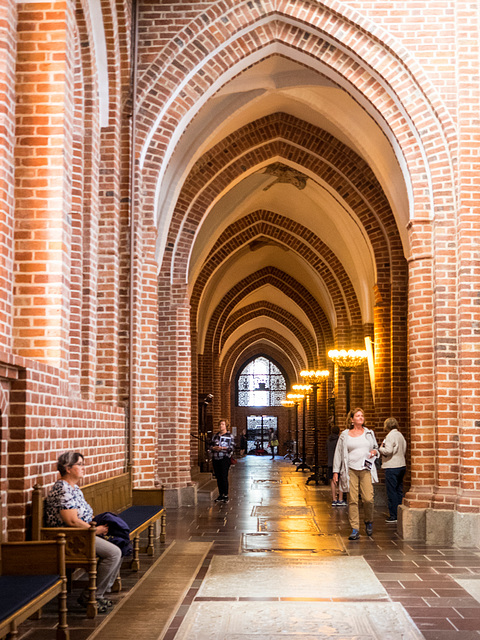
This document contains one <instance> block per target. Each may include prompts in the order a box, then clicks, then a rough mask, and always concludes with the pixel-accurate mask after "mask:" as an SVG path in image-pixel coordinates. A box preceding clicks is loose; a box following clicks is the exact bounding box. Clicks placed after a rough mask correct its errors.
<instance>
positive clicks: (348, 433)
mask: <svg viewBox="0 0 480 640" xmlns="http://www.w3.org/2000/svg"><path fill="white" fill-rule="evenodd" d="M364 422H365V416H364V413H363V409H360V408H357V409H354V410H353V411H350V412H349V414H348V416H347V428H346V429H345V430H344V431H343V432H342V433H341V434H340V437H339V439H338V443H337V448H336V449H335V457H334V459H333V481H334V482H339V477H340V490H341V491H348V519H349V521H350V525H351V527H352V533H351V534H350V536H349V537H348V539H349V540H358V539H359V538H360V533H359V530H360V514H359V511H358V494H359V493H360V495H361V496H362V503H363V510H364V521H365V531H366V532H367V536H371V535H372V533H373V482H378V476H377V469H376V467H375V459H376V458H377V457H378V456H379V455H380V454H379V452H378V445H377V440H376V438H375V434H374V433H373V431H372V430H371V429H368V428H367V427H365V425H364Z"/></svg>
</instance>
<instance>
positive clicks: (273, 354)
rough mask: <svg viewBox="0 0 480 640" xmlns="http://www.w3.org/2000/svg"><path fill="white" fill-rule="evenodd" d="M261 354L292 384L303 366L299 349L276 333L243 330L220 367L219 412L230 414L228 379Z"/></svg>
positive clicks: (266, 330) (267, 330)
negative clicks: (271, 360) (270, 360)
mask: <svg viewBox="0 0 480 640" xmlns="http://www.w3.org/2000/svg"><path fill="white" fill-rule="evenodd" d="M260 354H263V355H266V356H267V357H269V358H272V359H273V360H275V361H276V362H278V363H279V364H280V365H281V367H282V368H283V370H284V371H285V373H286V375H287V377H288V379H289V381H290V383H291V384H292V383H293V382H294V381H296V380H297V379H298V374H299V372H300V371H301V370H302V368H303V367H304V364H303V360H302V358H301V356H300V354H299V353H298V351H297V350H296V349H295V348H294V347H292V345H291V344H290V343H289V342H288V341H287V340H285V338H284V337H283V336H281V335H280V334H279V333H276V332H275V331H272V330H270V329H264V330H263V331H262V332H258V331H251V332H249V333H247V334H245V335H244V336H242V337H241V338H239V339H238V341H237V342H235V344H233V345H232V346H231V347H230V349H229V350H228V352H227V353H226V355H225V358H224V359H223V361H222V365H221V367H220V388H221V399H222V400H221V408H220V410H219V416H220V415H221V414H222V412H223V413H225V414H226V415H231V404H230V403H231V397H232V390H231V386H230V381H231V380H232V378H233V377H234V376H235V375H236V373H237V372H238V370H239V368H240V367H241V366H242V364H243V363H245V361H246V360H248V359H250V358H252V357H254V356H257V355H260ZM215 409H216V407H215ZM216 410H217V409H216Z"/></svg>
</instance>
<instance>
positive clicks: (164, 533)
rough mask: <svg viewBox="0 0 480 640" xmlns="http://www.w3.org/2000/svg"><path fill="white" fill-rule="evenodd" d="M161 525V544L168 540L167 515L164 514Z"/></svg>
mask: <svg viewBox="0 0 480 640" xmlns="http://www.w3.org/2000/svg"><path fill="white" fill-rule="evenodd" d="M160 522H161V525H160V542H166V540H167V514H166V513H165V512H164V513H162V517H161V520H160Z"/></svg>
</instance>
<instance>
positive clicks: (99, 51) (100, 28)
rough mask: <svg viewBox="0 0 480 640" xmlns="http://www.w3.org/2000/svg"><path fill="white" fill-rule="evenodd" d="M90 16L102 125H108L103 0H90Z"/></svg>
mask: <svg viewBox="0 0 480 640" xmlns="http://www.w3.org/2000/svg"><path fill="white" fill-rule="evenodd" d="M88 6H89V8H90V16H91V19H92V35H93V42H94V55H95V63H96V69H97V73H98V102H99V109H100V126H101V127H108V110H109V102H110V97H109V87H108V63H107V42H106V39H105V27H104V24H103V13H102V5H101V0H88Z"/></svg>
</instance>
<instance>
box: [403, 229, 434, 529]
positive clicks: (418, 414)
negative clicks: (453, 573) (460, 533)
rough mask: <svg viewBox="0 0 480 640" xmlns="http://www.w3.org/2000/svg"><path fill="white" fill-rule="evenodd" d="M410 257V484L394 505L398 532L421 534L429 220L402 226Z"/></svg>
mask: <svg viewBox="0 0 480 640" xmlns="http://www.w3.org/2000/svg"><path fill="white" fill-rule="evenodd" d="M408 232H409V237H410V238H409V239H410V246H411V258H410V260H409V262H408V266H409V293H408V326H409V332H408V355H409V368H410V435H411V438H410V439H411V469H410V472H411V487H410V491H409V492H408V493H407V495H406V497H405V499H404V502H403V506H402V507H401V509H400V524H399V527H400V531H401V533H402V535H403V537H406V538H408V539H412V538H413V539H424V537H425V509H426V508H428V507H430V506H431V501H432V497H433V491H434V485H435V463H436V458H435V390H434V385H435V374H434V346H435V341H434V304H433V296H434V283H433V250H432V225H431V222H430V221H429V220H421V219H417V220H412V221H411V222H410V223H409V225H408Z"/></svg>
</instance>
